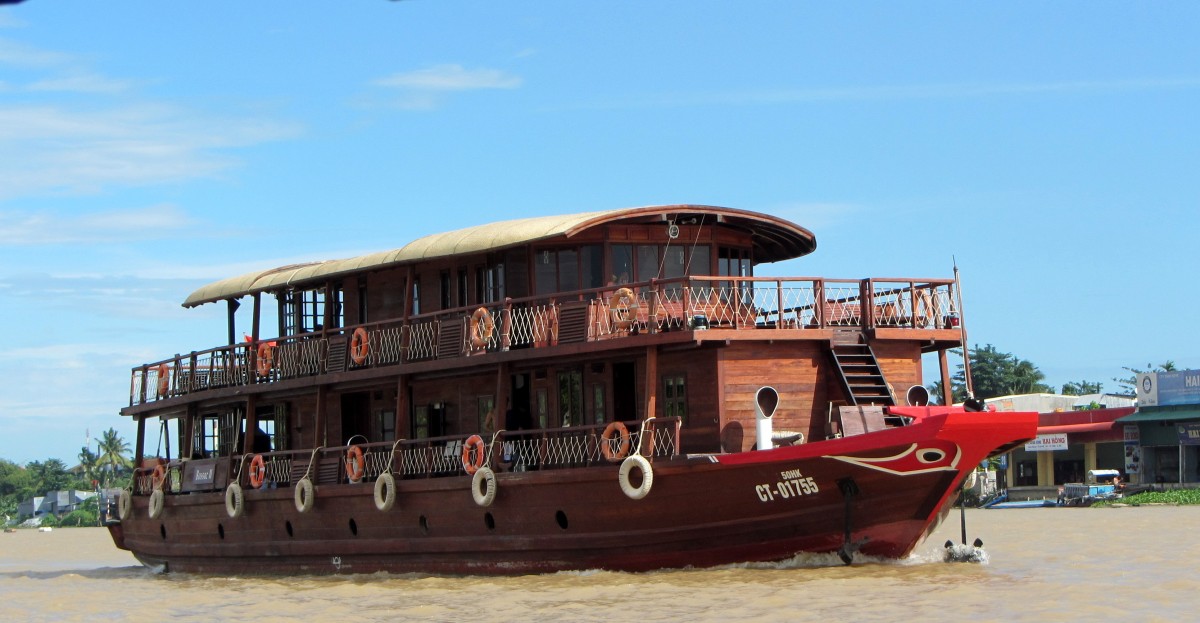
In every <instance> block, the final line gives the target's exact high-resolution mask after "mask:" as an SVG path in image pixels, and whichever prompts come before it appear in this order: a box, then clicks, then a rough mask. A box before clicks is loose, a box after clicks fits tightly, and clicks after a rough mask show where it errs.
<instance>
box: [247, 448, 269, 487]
mask: <svg viewBox="0 0 1200 623" xmlns="http://www.w3.org/2000/svg"><path fill="white" fill-rule="evenodd" d="M266 481H267V462H266V461H264V460H263V457H262V455H261V454H256V455H254V458H252V459H250V486H251V487H254V488H255V489H261V488H262V486H263V483H264V482H266Z"/></svg>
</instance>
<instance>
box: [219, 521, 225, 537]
mask: <svg viewBox="0 0 1200 623" xmlns="http://www.w3.org/2000/svg"><path fill="white" fill-rule="evenodd" d="M217 534H218V535H220V536H221V540H222V541H224V540H225V526H223V525H221V524H217Z"/></svg>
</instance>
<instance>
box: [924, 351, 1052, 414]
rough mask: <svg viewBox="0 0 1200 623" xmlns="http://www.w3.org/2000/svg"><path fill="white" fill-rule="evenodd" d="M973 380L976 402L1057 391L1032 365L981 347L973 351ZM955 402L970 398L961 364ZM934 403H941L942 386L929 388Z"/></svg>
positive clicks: (955, 383)
mask: <svg viewBox="0 0 1200 623" xmlns="http://www.w3.org/2000/svg"><path fill="white" fill-rule="evenodd" d="M970 353H971V380H972V386H973V388H974V390H975V398H976V399H979V400H986V399H988V398H996V397H998V396H1009V395H1014V394H1042V393H1050V392H1053V391H1054V389H1053V388H1051V387H1050V386H1049V385H1046V384H1045V383H1043V382H1042V380H1043V379H1045V378H1046V375H1045V374H1043V373H1042V371H1041V370H1039V369H1038V367H1037V366H1036V365H1034V364H1033V363H1032V362H1030V361H1028V360H1025V359H1020V358H1018V357H1016V356H1015V355H1013V354H1011V353H1002V352H1000V351H999V350H997V349H996V347H995V346H992V345H991V344H988V345H986V346H983V347H980V346H979V345H978V344H976V345H975V347H974V348H972V349H971V350H970ZM951 390H952V392H953V396H954V402H962V401H963V400H965V399H966V398H967V385H966V371H965V369H964V368H963V365H962V364H959V365H958V371H957V372H956V373H955V374H954V376H953V377H952V378H951ZM929 393H930V395H931V396H932V397H933V399H934V400H936V401H938V402H941V395H942V383H941V381H937V382H935V383H933V385H931V386H930V387H929Z"/></svg>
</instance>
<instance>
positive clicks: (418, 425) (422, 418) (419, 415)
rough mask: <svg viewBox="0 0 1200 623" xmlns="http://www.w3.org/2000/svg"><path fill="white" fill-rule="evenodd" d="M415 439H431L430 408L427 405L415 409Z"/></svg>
mask: <svg viewBox="0 0 1200 623" xmlns="http://www.w3.org/2000/svg"><path fill="white" fill-rule="evenodd" d="M413 437H415V438H417V439H427V438H429V408H428V407H426V406H425V405H420V406H417V407H413Z"/></svg>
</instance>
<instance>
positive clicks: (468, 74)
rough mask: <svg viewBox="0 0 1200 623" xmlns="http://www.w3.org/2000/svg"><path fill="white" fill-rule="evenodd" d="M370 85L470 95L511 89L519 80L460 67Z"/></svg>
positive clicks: (494, 71)
mask: <svg viewBox="0 0 1200 623" xmlns="http://www.w3.org/2000/svg"><path fill="white" fill-rule="evenodd" d="M374 84H376V85H378V86H383V87H393V88H400V89H411V90H415V91H474V90H478V89H515V88H517V87H519V86H521V78H519V77H517V76H513V75H509V74H506V73H504V72H502V71H500V70H498V69H465V68H463V66H462V65H435V66H433V67H429V68H427V69H418V70H416V71H409V72H403V73H397V74H392V75H391V76H388V77H386V78H380V79H378V80H376V81H375V82H374Z"/></svg>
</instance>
